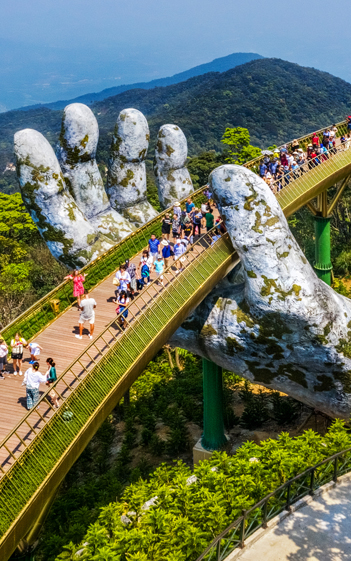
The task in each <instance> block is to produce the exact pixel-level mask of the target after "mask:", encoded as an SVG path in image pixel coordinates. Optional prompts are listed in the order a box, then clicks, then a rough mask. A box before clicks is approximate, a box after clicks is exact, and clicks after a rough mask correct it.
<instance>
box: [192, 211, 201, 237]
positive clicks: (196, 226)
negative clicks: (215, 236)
mask: <svg viewBox="0 0 351 561" xmlns="http://www.w3.org/2000/svg"><path fill="white" fill-rule="evenodd" d="M201 223H202V213H201V211H200V210H199V209H198V208H195V209H194V214H193V236H195V235H196V231H197V232H198V235H199V236H201Z"/></svg>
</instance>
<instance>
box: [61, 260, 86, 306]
mask: <svg viewBox="0 0 351 561" xmlns="http://www.w3.org/2000/svg"><path fill="white" fill-rule="evenodd" d="M86 276H87V275H86V273H83V274H81V273H80V272H79V271H78V269H75V270H74V271H73V273H72V274H71V275H67V276H66V277H65V279H71V280H73V296H74V298H77V304H78V307H79V306H80V302H81V299H82V296H83V294H84V286H83V284H84V282H85V278H86Z"/></svg>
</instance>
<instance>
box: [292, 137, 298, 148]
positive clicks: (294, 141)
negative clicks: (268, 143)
mask: <svg viewBox="0 0 351 561" xmlns="http://www.w3.org/2000/svg"><path fill="white" fill-rule="evenodd" d="M298 147H299V141H298V140H296V138H295V139H294V140H293V141H292V143H291V150H292V151H294V150H297V149H298Z"/></svg>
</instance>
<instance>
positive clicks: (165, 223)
mask: <svg viewBox="0 0 351 561" xmlns="http://www.w3.org/2000/svg"><path fill="white" fill-rule="evenodd" d="M161 224H162V237H163V239H164V240H168V241H169V234H170V233H171V226H172V220H171V217H170V215H169V214H168V213H167V214H166V215H165V216H164V217H163V218H162V220H161Z"/></svg>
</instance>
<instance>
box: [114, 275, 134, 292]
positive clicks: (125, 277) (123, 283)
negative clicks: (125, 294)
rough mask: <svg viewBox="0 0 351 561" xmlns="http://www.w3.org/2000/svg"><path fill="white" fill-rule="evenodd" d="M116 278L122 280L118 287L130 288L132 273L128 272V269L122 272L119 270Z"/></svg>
mask: <svg viewBox="0 0 351 561" xmlns="http://www.w3.org/2000/svg"><path fill="white" fill-rule="evenodd" d="M116 279H118V280H119V282H120V284H119V287H118V288H119V290H128V284H129V283H130V281H131V278H130V274H129V273H128V271H123V273H121V271H117V273H116Z"/></svg>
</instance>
